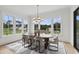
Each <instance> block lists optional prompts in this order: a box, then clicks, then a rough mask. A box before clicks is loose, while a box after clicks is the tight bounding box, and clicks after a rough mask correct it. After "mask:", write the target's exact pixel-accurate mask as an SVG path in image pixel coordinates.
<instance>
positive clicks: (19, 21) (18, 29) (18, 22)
mask: <svg viewBox="0 0 79 59" xmlns="http://www.w3.org/2000/svg"><path fill="white" fill-rule="evenodd" d="M21 32H22V19H21V18H17V19H16V33H21Z"/></svg>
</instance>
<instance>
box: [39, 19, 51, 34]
mask: <svg viewBox="0 0 79 59" xmlns="http://www.w3.org/2000/svg"><path fill="white" fill-rule="evenodd" d="M51 20H52V19H51V18H46V19H43V20H42V21H41V22H40V30H41V33H46V34H50V33H51Z"/></svg>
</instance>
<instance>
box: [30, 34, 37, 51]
mask: <svg viewBox="0 0 79 59" xmlns="http://www.w3.org/2000/svg"><path fill="white" fill-rule="evenodd" d="M29 39H30V47H29V49H31V50H33V49H35V48H36V42H35V36H33V35H31V36H29Z"/></svg>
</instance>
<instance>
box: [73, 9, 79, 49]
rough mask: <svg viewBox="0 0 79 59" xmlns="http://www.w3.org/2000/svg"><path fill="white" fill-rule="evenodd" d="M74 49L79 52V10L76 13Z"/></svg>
mask: <svg viewBox="0 0 79 59" xmlns="http://www.w3.org/2000/svg"><path fill="white" fill-rule="evenodd" d="M74 47H75V48H76V49H77V50H79V8H77V9H76V10H75V11H74Z"/></svg>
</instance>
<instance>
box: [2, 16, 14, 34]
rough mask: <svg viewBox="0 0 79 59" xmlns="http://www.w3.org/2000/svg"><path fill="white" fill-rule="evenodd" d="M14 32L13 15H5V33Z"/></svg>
mask: <svg viewBox="0 0 79 59" xmlns="http://www.w3.org/2000/svg"><path fill="white" fill-rule="evenodd" d="M12 33H13V17H12V16H4V17H3V34H4V35H9V34H12Z"/></svg>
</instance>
